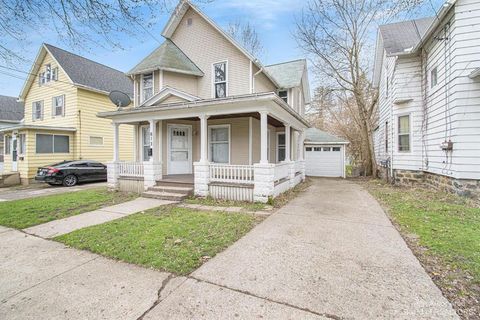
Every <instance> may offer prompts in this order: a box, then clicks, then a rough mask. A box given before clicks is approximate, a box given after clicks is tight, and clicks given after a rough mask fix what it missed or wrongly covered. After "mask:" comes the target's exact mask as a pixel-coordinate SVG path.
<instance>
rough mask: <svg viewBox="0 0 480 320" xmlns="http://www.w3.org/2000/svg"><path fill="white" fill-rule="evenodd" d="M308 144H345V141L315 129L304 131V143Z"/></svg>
mask: <svg viewBox="0 0 480 320" xmlns="http://www.w3.org/2000/svg"><path fill="white" fill-rule="evenodd" d="M308 142H320V143H321V142H325V143H327V142H340V143H345V142H347V141H346V140H344V139H342V138H339V137H336V136H334V135H331V134H329V133H327V132H325V131H322V130H320V129H317V128H308V129H306V130H305V143H308Z"/></svg>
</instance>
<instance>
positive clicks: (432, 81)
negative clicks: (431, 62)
mask: <svg viewBox="0 0 480 320" xmlns="http://www.w3.org/2000/svg"><path fill="white" fill-rule="evenodd" d="M437 83H438V71H437V67H435V68H433V69H432V71H430V88H433V87H435V86H436V85H437Z"/></svg>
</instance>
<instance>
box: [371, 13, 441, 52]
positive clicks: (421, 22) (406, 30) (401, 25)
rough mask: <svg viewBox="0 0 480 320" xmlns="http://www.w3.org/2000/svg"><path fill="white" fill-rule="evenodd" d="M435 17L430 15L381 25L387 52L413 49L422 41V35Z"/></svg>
mask: <svg viewBox="0 0 480 320" xmlns="http://www.w3.org/2000/svg"><path fill="white" fill-rule="evenodd" d="M434 19H435V18H433V17H429V18H422V19H416V20H409V21H402V22H397V23H390V24H385V25H381V26H380V34H381V36H382V40H383V46H384V48H385V51H386V52H387V54H389V55H392V54H398V53H406V52H407V51H408V50H409V49H410V50H411V49H413V48H414V47H415V46H416V45H417V44H418V43H419V42H420V40H421V39H420V37H422V38H423V36H424V35H425V33H426V32H427V30H428V27H430V25H431V24H432V22H433V21H434ZM415 26H416V27H417V28H418V32H417V28H415ZM419 34H420V37H419Z"/></svg>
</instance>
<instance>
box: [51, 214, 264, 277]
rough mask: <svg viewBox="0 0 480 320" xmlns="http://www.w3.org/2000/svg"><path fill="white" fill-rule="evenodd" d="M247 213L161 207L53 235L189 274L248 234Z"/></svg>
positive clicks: (108, 253)
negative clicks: (68, 232) (67, 232)
mask: <svg viewBox="0 0 480 320" xmlns="http://www.w3.org/2000/svg"><path fill="white" fill-rule="evenodd" d="M255 223H256V220H255V218H254V217H253V216H252V215H247V214H235V213H221V212H209V211H197V210H192V209H187V208H180V207H175V206H164V207H159V208H156V209H152V210H149V211H147V212H145V213H139V214H135V215H131V216H128V217H126V218H123V219H119V220H115V221H111V222H108V223H104V224H101V225H97V226H93V227H89V228H85V229H81V230H78V231H74V232H72V233H70V234H66V235H63V236H60V237H57V238H55V240H57V241H60V242H63V243H65V244H66V245H68V246H71V247H74V248H78V249H84V250H89V251H92V252H95V253H98V254H101V255H104V256H107V257H111V258H115V259H119V260H123V261H126V262H130V263H134V264H138V265H143V266H146V267H150V268H155V269H159V270H164V271H169V272H173V273H175V274H182V275H184V274H189V273H190V272H192V271H193V270H195V269H196V268H198V267H199V266H200V265H201V264H202V263H203V262H204V261H205V260H207V259H209V258H210V257H213V256H215V255H216V254H217V253H219V252H221V251H222V250H224V249H225V248H227V247H228V246H229V245H231V244H232V243H233V242H235V241H236V240H238V239H239V238H240V237H242V236H243V235H244V234H245V233H247V232H248V231H249V230H250V229H251V228H252V227H253V226H254V225H255Z"/></svg>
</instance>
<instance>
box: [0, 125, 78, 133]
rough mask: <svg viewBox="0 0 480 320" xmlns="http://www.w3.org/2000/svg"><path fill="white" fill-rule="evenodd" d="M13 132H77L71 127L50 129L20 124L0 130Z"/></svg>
mask: <svg viewBox="0 0 480 320" xmlns="http://www.w3.org/2000/svg"><path fill="white" fill-rule="evenodd" d="M14 130H46V131H63V132H65V131H68V132H75V131H77V129H76V128H72V127H53V126H52V127H51V126H35V125H28V124H21V125H18V126H10V127H6V128H2V129H0V132H10V131H14Z"/></svg>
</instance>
